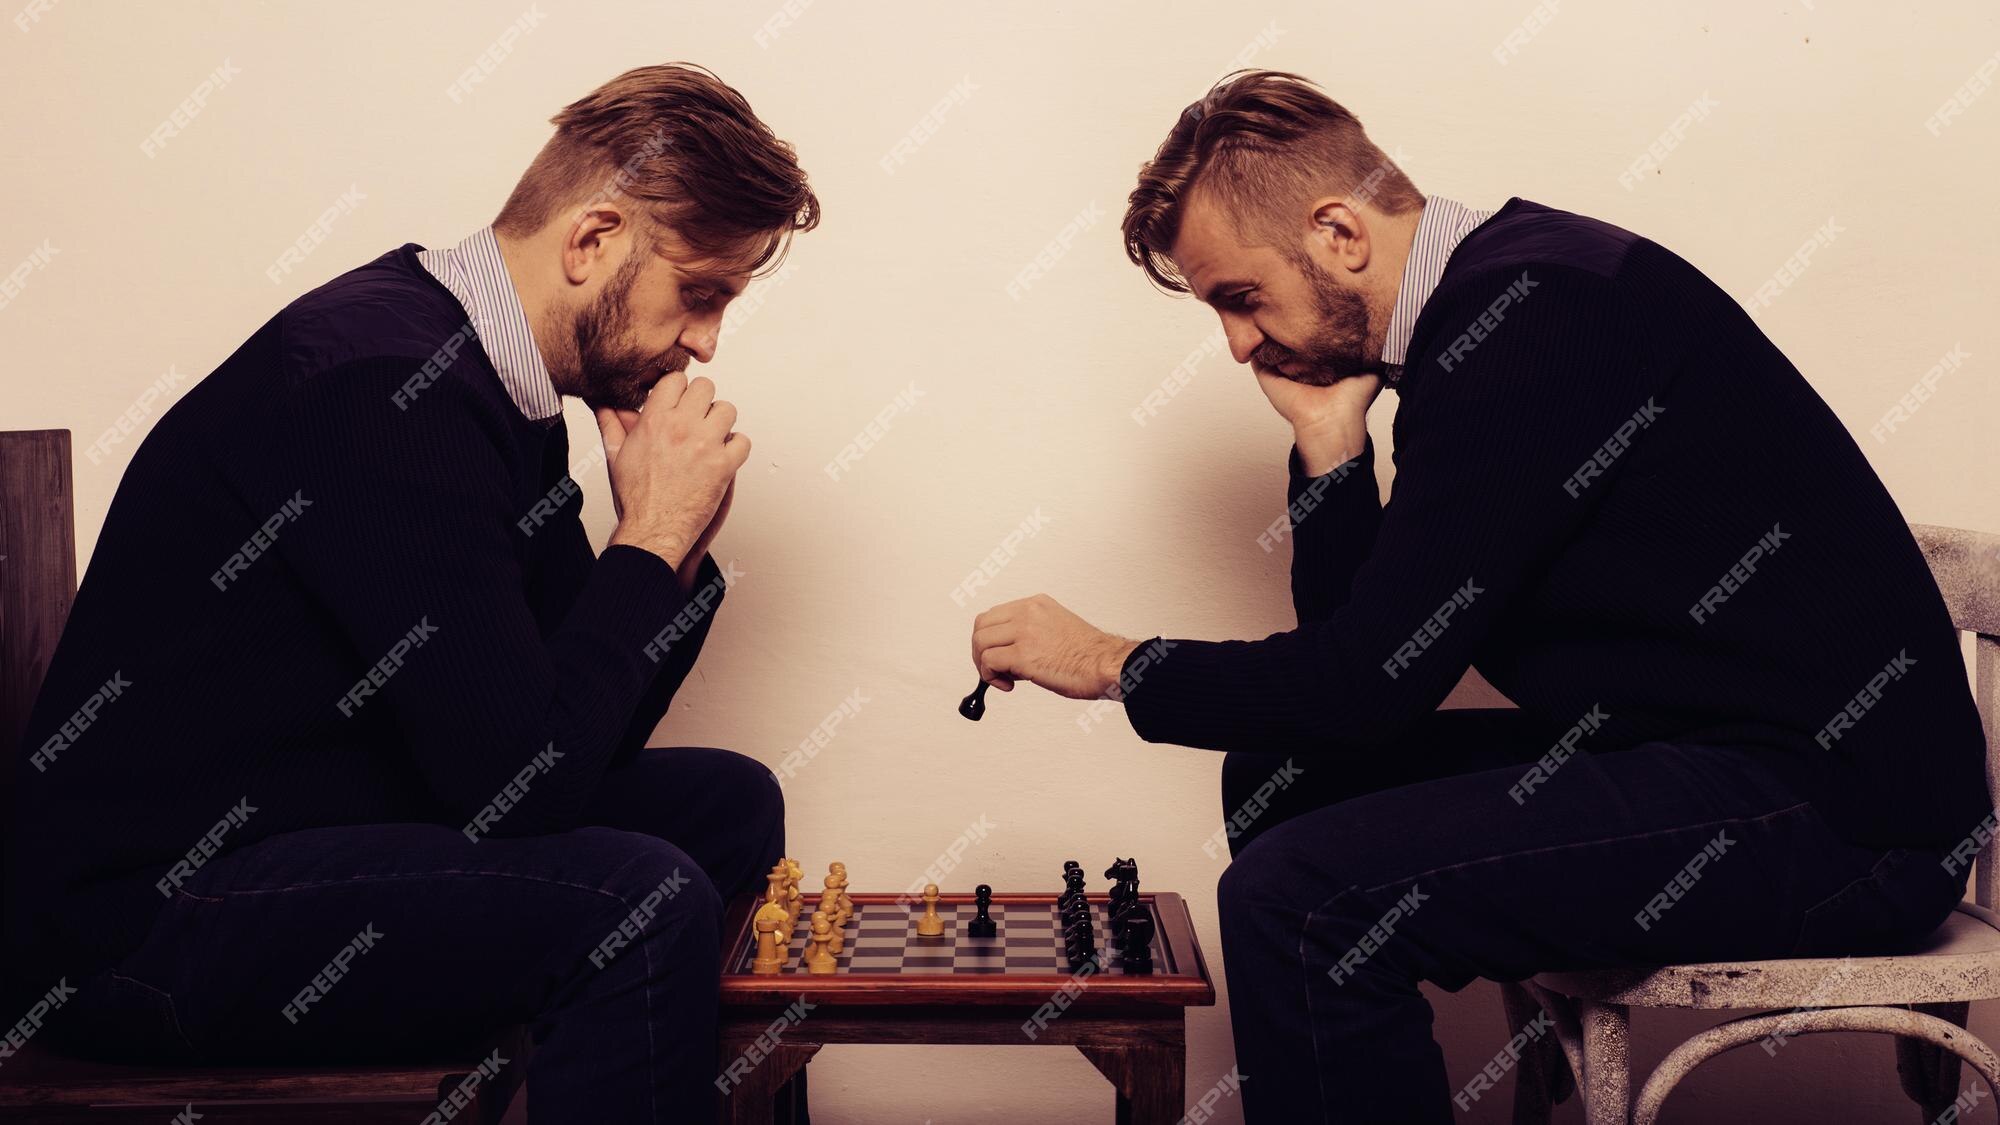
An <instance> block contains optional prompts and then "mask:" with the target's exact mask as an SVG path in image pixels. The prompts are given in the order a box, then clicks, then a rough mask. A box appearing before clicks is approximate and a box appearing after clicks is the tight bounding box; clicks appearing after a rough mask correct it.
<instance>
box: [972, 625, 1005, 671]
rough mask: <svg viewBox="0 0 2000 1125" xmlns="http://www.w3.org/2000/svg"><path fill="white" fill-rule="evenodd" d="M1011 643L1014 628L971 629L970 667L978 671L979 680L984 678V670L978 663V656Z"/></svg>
mask: <svg viewBox="0 0 2000 1125" xmlns="http://www.w3.org/2000/svg"><path fill="white" fill-rule="evenodd" d="M1013 643H1014V627H1013V626H1011V625H993V626H988V627H987V628H984V629H978V628H975V629H973V631H972V666H973V667H974V668H978V669H979V671H980V678H981V679H984V678H985V675H986V669H985V666H984V665H982V664H980V663H979V656H980V654H981V653H983V652H985V651H986V650H987V649H989V648H996V647H998V646H1000V645H1009V644H1013Z"/></svg>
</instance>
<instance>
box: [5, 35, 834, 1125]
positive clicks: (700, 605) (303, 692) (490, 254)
mask: <svg viewBox="0 0 2000 1125" xmlns="http://www.w3.org/2000/svg"><path fill="white" fill-rule="evenodd" d="M554 124H555V126H556V133H555V135H554V137H553V138H551V139H550V140H549V141H548V143H547V145H546V146H545V147H544V148H543V149H542V151H541V153H540V154H539V155H538V156H537V157H536V158H535V160H534V162H533V163H532V164H531V165H530V166H529V168H528V169H527V171H526V173H525V174H524V175H523V176H522V177H521V179H520V181H519V183H518V184H517V185H516V186H515V188H514V190H513V193H512V195H511V196H510V197H509V198H508V200H507V202H506V205H505V207H504V208H503V209H502V210H501V212H500V214H499V216H498V217H497V218H496V219H495V220H494V221H493V223H492V225H491V226H488V227H484V228H482V229H480V230H478V231H476V232H474V233H473V234H472V235H471V236H470V237H468V238H466V239H464V240H463V241H461V242H459V243H457V244H456V245H453V246H448V247H441V248H436V249H425V248H424V247H422V246H418V245H416V244H414V243H412V244H406V245H404V246H401V247H399V248H397V249H395V250H391V251H389V252H388V253H386V254H383V255H382V256H381V257H379V258H376V259H375V260H374V261H372V262H369V263H367V264H366V265H363V266H360V267H358V268H356V269H354V270H351V271H349V272H347V273H345V274H342V275H341V276H339V277H336V278H334V279H333V280H332V281H329V282H327V283H326V284H325V285H323V286H321V287H320V288H318V289H316V290H314V291H312V292H310V293H308V294H306V295H304V296H302V297H300V298H298V299H297V300H296V301H294V302H292V303H291V304H290V305H289V306H287V307H286V308H285V309H284V310H282V311H281V312H279V313H278V314H277V315H276V316H275V317H273V318H272V319H271V320H270V321H269V322H267V323H266V324H265V325H264V326H263V327H262V328H260V329H259V330H258V331H257V332H256V333H255V334H253V335H252V336H251V337H250V338H249V340H248V341H246V342H245V343H244V344H243V345H242V346H241V347H239V348H238V349H237V350H236V351H235V353H234V354H233V355H231V356H230V357H229V358H228V359H227V360H225V361H224V362H223V363H222V365H221V366H220V367H218V368H216V369H215V371H214V372H213V373H212V374H210V375H209V376H208V377H207V378H205V379H204V380H202V382H201V383H200V384H199V385H198V386H196V387H194V388H193V389H191V390H190V391H189V392H188V393H187V394H186V396H185V397H184V398H183V399H182V400H181V401H180V402H179V403H177V404H176V405H175V406H174V408H173V409H172V410H170V411H169V412H168V413H167V414H166V415H165V416H164V417H163V418H162V419H161V420H160V422H159V423H158V425H157V426H155V427H154V429H153V430H152V432H151V433H150V434H149V435H148V436H147V438H146V440H145V442H144V443H143V444H142V445H141V446H140V448H139V449H138V451H137V453H136V454H135V456H134V458H133V461H132V464H131V466H130V468H129V470H128V471H127V472H126V474H125V476H124V479H123V481H122V482H121V484H120V486H119V489H118V492H117V495H116V496H115V497H114V499H113V500H112V503H111V507H110V511H109V514H108V516H107V518H106V521H105V524H104V528H103V531H102V533H101V535H100V536H99V537H98V540H97V547H96V551H95V553H94V555H93V556H92V559H91V563H90V567H89V570H88V572H87V573H86V575H85V577H84V579H83V583H82V586H81V589H80V591H79V593H78V596H77V598H76V602H75V607H74V609H73V611H72V612H71V614H70V617H69V620H68V624H67V627H66V629H65V631H64V633H63V636H62V639H61V643H60V645H59V646H58V648H57V651H56V653H55V656H54V659H53V661H52V664H51V666H50V669H49V672H48V676H47V680H46V682H45V684H44V686H43V688H42V691H41V694H40V697H39V699H38V702H37V706H36V708H35V710H34V713H33V715H32V717H31V719H30V722H29V726H28V732H29V734H28V738H27V741H26V743H25V744H24V745H23V747H22V750H21V753H22V757H23V758H24V759H26V760H24V761H22V762H20V763H19V764H18V765H17V768H16V771H15V773H16V776H17V777H19V778H20V784H19V786H18V797H19V800H18V803H17V807H16V808H15V810H14V812H13V817H12V820H11V824H12V835H11V838H10V840H9V841H8V851H7V854H8V858H9V868H10V870H9V873H8V882H7V887H8V901H7V923H8V946H9V949H10V951H11V954H10V956H11V958H12V959H11V960H10V962H9V965H8V974H7V976H8V978H9V980H10V981H11V982H13V983H14V984H15V985H17V986H19V987H21V988H23V989H26V990H30V991H34V992H39V991H40V990H41V989H44V988H46V987H47V982H49V981H52V980H58V979H61V980H64V981H66V982H69V984H72V985H74V986H75V989H76V995H74V996H71V997H69V998H68V999H67V1000H66V1001H65V1003H64V1006H63V1008H62V1009H61V1010H60V1011H59V1012H57V1013H56V1014H55V1015H54V1016H53V1017H52V1018H51V1020H50V1024H49V1027H48V1030H47V1034H48V1036H49V1038H50V1041H51V1042H55V1043H57V1044H58V1045H59V1046H63V1047H67V1048H69V1049H72V1050H76V1051H82V1052H88V1053H95V1054H109V1055H117V1056H121V1057H128V1058H142V1059H155V1060H162V1061H177V1060H202V1061H241V1062H252V1061H261V1062H313V1061H321V1060H332V1059H353V1058H355V1057H357V1056H365V1057H375V1058H384V1059H412V1058H418V1059H434V1058H437V1057H439V1055H440V1054H442V1053H444V1052H447V1051H451V1050H454V1049H459V1048H463V1047H468V1046H470V1045H472V1044H475V1043H477V1042H479V1041H480V1040H482V1039H483V1038H485V1037H486V1036H488V1035H490V1034H491V1033H493V1032H494V1031H495V1030H496V1029H497V1028H499V1027H501V1026H503V1025H508V1024H518V1023H528V1024H530V1025H531V1026H532V1028H533V1030H534V1033H535V1036H536V1039H537V1041H538V1044H539V1047H538V1050H537V1051H536V1052H535V1054H534V1056H533V1063H532V1066H531V1067H530V1069H529V1072H528V1075H527V1077H528V1086H527V1088H528V1090H529V1091H530V1094H529V1100H530V1106H529V1111H530V1116H531V1117H532V1118H533V1119H534V1120H535V1121H538V1122H542V1121H550V1122H562V1121H574V1122H591V1123H597V1122H606V1121H621V1122H624V1121H630V1122H640V1121H653V1122H667V1121H669V1120H673V1121H686V1120H704V1119H706V1118H707V1117H708V1116H710V1115H712V1113H711V1111H710V1109H709V1107H711V1106H712V1105H713V1101H714V1098H715V1086H714V1084H713V1080H714V1077H715V1073H716V1067H715V1022H716V1018H717V1013H716V1001H717V989H718V960H719V953H718V950H717V944H718V941H719V930H720V926H721V920H720V903H721V902H722V901H723V900H724V899H726V898H728V897H729V896H732V895H735V894H738V893H741V892H743V891H745V890H750V889H754V888H756V887H757V886H759V885H760V884H761V880H762V876H763V874H764V873H765V871H766V870H767V869H768V868H769V866H770V865H771V864H772V863H773V862H774V861H775V860H776V859H777V858H778V857H779V856H780V854H781V853H782V852H783V850H784V810H783V802H782V800H781V798H780V795H779V791H778V788H777V785H776V782H775V779H774V778H773V777H772V775H771V773H770V771H768V770H767V769H765V768H764V767H763V766H761V765H759V764H757V763H756V762H755V761H753V760H751V759H749V758H747V757H742V756H739V755H735V754H731V753H728V752H726V751H722V750H714V749H699V748H687V749H649V748H648V747H647V746H646V742H647V740H648V737H649V736H650V735H651V734H652V732H653V729H654V727H655V726H656V725H657V724H658V723H659V721H660V719H661V717H662V716H663V715H665V714H666V712H667V709H668V705H669V702H670V701H671V700H672V698H673V696H674V692H675V690H676V689H677V688H678V687H679V686H680V685H681V683H682V681H683V680H684V679H685V678H686V677H687V675H688V672H689V669H690V668H691V667H692V666H693V664H694V661H695V657H696V655H697V654H698V653H699V652H700V651H701V646H702V641H703V638H704V637H705V636H706V635H707V632H708V629H709V627H710V625H711V623H712V622H713V621H714V619H715V614H716V609H717V606H718V604H719V603H720V601H721V599H722V593H723V590H724V588H725V587H726V586H727V584H728V578H729V576H728V574H727V572H726V571H725V568H723V567H721V566H718V565H717V563H716V562H715V561H714V560H713V559H712V558H711V557H710V555H709V551H708V548H709V545H710V543H711V542H712V541H713V539H714V537H715V535H716V532H717V530H718V529H719V528H720V527H721V526H722V523H723V520H724V518H725V516H726V515H727V512H728V509H729V501H730V495H731V487H732V482H733V481H734V479H735V474H736V471H737V470H738V469H739V468H741V467H742V465H743V463H744V459H745V458H746V457H747V456H748V455H749V448H750V443H749V440H748V439H747V438H746V437H744V436H743V435H742V434H739V433H735V432H734V425H735V421H736V410H735V408H734V407H733V406H731V405H730V404H729V403H727V402H724V401H722V400H720V399H718V398H716V397H715V386H714V384H713V383H712V382H710V381H709V380H708V379H705V378H696V379H692V380H690V379H689V378H688V376H687V374H686V371H685V368H686V367H687V365H688V363H689V362H690V361H700V362H703V363H707V362H709V361H711V360H713V359H714V358H715V349H716V342H717V338H718V335H719V331H720V327H721V322H722V314H723V310H724V308H725V307H726V306H727V305H728V303H729V301H730V299H731V298H732V297H733V296H734V295H735V294H736V293H738V292H739V291H741V289H742V288H743V286H744V285H745V283H746V282H747V280H748V279H749V278H750V277H751V276H752V275H753V274H754V273H755V272H756V271H758V270H760V269H763V268H765V267H767V266H769V265H772V264H774V263H775V262H776V261H777V260H778V258H779V257H780V255H781V254H782V252H783V250H784V247H785V245H786V242H787V240H788V238H789V237H790V235H792V234H793V233H794V232H797V231H804V230H809V229H811V228H812V227H813V226H814V225H815V223H816V222H817V219H818V213H819V212H818V203H817V200H816V199H815V198H814V196H813V193H812V191H811V190H810V188H809V187H808V185H807V181H806V177H805V174H804V173H803V172H801V171H800V169H799V167H798V165H797V163H796V161H795V158H794V154H793V150H792V148H791V146H790V145H788V144H786V143H784V142H783V141H780V140H779V139H778V138H777V137H775V136H774V135H773V134H772V132H771V130H770V129H769V128H768V127H767V126H765V125H764V124H763V122H761V121H759V120H758V119H757V117H756V115H755V113H753V112H752V110H751V108H750V106H749V105H748V103H746V102H745V101H744V99H743V97H742V95H740V94H739V93H737V92H736V91H735V90H733V89H731V88H730V87H728V86H726V85H724V84H723V83H722V82H721V81H719V80H718V79H717V78H716V77H715V76H714V75H712V74H710V73H708V72H707V71H705V70H702V69H700V68H698V67H689V66H680V65H668V66H651V67H644V68H640V69H637V70H633V71H630V72H628V73H626V74H623V75H621V76H619V77H618V78H616V79H614V80H613V81H611V82H609V83H607V84H606V85H604V86H603V87H602V88H600V89H598V90H596V91H595V92H593V93H591V94H590V95H589V96H587V97H585V98H583V99H582V100H580V101H577V102H576V103H574V104H572V105H570V106H568V107H567V108H565V109H564V110H563V111H562V112H561V113H560V114H558V115H557V116H556V117H555V118H554ZM563 396H572V397H576V398H580V399H582V400H583V401H584V402H585V403H587V404H589V405H590V406H591V407H593V408H594V410H595V411H596V415H597V421H598V425H599V427H600V429H601V431H602V437H603V441H604V454H605V459H608V462H609V475H610V483H611V489H612V494H613V496H614V498H615V504H616V507H617V509H618V522H617V529H616V530H615V531H614V532H613V533H612V535H611V538H610V543H609V545H608V546H607V547H606V548H605V549H604V551H603V552H602V553H601V554H598V553H595V552H593V551H592V550H591V547H590V544H589V542H588V541H587V539H586V537H585V534H584V530H583V525H582V522H581V520H580V517H579V513H580V510H581V503H582V502H581V499H580V493H579V489H578V487H577V484H576V481H575V480H574V479H572V477H571V475H570V474H571V473H572V472H573V471H574V472H576V473H581V472H583V471H584V470H585V469H592V470H594V469H595V468H596V466H597V464H598V462H599V459H598V458H597V457H596V456H595V451H594V450H593V451H592V454H591V455H585V456H579V457H577V458H576V459H575V464H574V466H573V465H572V458H571V453H570V447H569V441H568V438H567V434H566V431H565V429H564V427H563V425H562V409H561V400H562V397H563ZM103 685H112V686H111V687H109V688H107V687H104V686H103ZM87 701H95V702H94V703H87ZM80 705H82V706H85V709H86V710H87V712H88V717H87V721H79V720H78V719H77V718H76V715H77V713H78V711H79V707H80ZM31 767H32V768H31ZM79 982H80V983H79ZM65 987H68V986H67V985H66V986H65ZM23 1007H25V1004H21V1003H10V1004H9V1005H7V1008H8V1010H21V1009H22V1008H23ZM516 1065H519V1064H518V1063H517V1064H516ZM482 1074H483V1076H484V1077H486V1078H488V1079H490V1078H492V1077H493V1075H491V1074H484V1072H483V1071H482Z"/></svg>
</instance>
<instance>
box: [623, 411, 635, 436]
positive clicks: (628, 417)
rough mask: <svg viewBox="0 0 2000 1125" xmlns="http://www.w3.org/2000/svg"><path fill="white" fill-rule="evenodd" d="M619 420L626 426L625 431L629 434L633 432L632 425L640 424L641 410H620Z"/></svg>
mask: <svg viewBox="0 0 2000 1125" xmlns="http://www.w3.org/2000/svg"><path fill="white" fill-rule="evenodd" d="M618 421H619V423H620V424H622V425H623V426H624V427H625V432H626V433H628V434H629V433H631V432H632V427H634V426H636V425H638V424H639V412H638V411H636V410H620V411H618Z"/></svg>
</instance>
